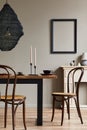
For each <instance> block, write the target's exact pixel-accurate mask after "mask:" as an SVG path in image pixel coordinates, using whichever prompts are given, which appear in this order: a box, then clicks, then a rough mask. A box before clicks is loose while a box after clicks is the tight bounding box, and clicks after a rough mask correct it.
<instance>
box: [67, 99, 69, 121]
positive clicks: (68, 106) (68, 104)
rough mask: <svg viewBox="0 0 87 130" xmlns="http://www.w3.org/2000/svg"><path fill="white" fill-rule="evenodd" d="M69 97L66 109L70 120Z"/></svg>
mask: <svg viewBox="0 0 87 130" xmlns="http://www.w3.org/2000/svg"><path fill="white" fill-rule="evenodd" d="M69 100H70V99H68V105H67V110H68V119H69V120H70V101H69Z"/></svg>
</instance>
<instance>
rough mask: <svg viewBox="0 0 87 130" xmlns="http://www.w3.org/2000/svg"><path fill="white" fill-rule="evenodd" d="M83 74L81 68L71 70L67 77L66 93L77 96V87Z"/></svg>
mask: <svg viewBox="0 0 87 130" xmlns="http://www.w3.org/2000/svg"><path fill="white" fill-rule="evenodd" d="M83 74H84V68H83V67H75V68H73V69H71V70H70V71H69V73H68V75H67V92H69V93H70V92H71V93H76V94H77V95H78V94H79V86H80V82H81V79H82V77H83Z"/></svg>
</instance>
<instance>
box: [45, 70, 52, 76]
mask: <svg viewBox="0 0 87 130" xmlns="http://www.w3.org/2000/svg"><path fill="white" fill-rule="evenodd" d="M43 73H44V74H46V75H49V74H51V70H43Z"/></svg>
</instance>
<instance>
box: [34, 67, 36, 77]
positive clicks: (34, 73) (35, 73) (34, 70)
mask: <svg viewBox="0 0 87 130" xmlns="http://www.w3.org/2000/svg"><path fill="white" fill-rule="evenodd" d="M34 74H35V75H36V65H34Z"/></svg>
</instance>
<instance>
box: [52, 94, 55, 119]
mask: <svg viewBox="0 0 87 130" xmlns="http://www.w3.org/2000/svg"><path fill="white" fill-rule="evenodd" d="M54 112H55V96H53V106H52V118H51V121H53V118H54Z"/></svg>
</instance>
